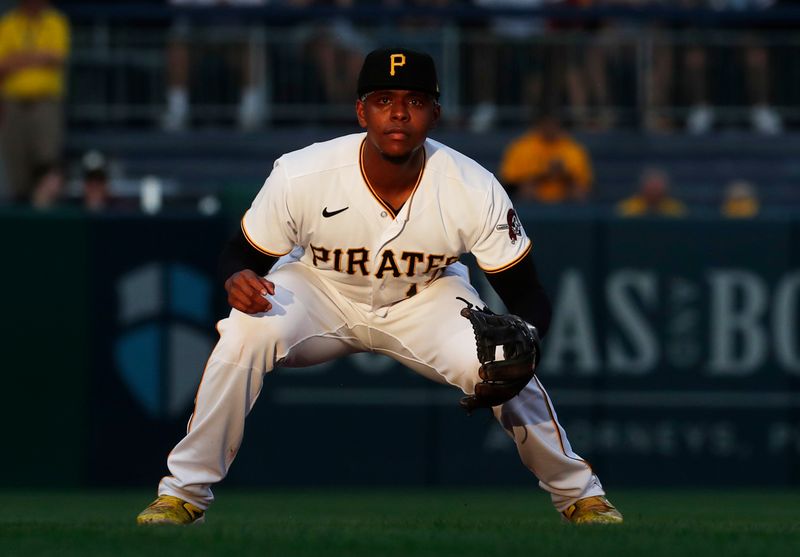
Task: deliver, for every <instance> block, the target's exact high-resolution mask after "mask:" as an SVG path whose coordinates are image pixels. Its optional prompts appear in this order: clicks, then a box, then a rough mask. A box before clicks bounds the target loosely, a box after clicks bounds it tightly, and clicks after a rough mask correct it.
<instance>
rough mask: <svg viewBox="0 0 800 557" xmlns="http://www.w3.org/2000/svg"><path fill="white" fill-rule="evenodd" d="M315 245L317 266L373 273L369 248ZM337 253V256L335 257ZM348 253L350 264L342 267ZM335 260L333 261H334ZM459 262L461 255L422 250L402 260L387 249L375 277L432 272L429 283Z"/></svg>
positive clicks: (312, 250) (402, 256)
mask: <svg viewBox="0 0 800 557" xmlns="http://www.w3.org/2000/svg"><path fill="white" fill-rule="evenodd" d="M309 248H311V257H312V264H313V265H314V267H323V268H324V267H326V264H328V263H330V264H331V268H332V269H333V270H334V271H338V272H340V273H341V272H346V273H347V274H348V275H355V274H356V273H359V274H360V275H362V276H367V275H369V274H370V272H371V271H370V269H369V262H370V256H369V255H370V254H369V250H368V249H367V248H349V249H346V250H345V249H342V248H336V249H334V250H331V249H329V248H325V247H323V246H315V245H313V244H310V245H309ZM331 254H333V258H331ZM345 254H346V263H345V264H344V268H343V266H342V259H343V256H344V255H345ZM331 259H332V260H331ZM456 261H458V256H457V255H451V256H447V255H443V254H439V253H429V254H427V255H426V254H424V253H422V252H419V251H404V252H402V253H401V254H400V258H399V259H398V258H397V256H396V255H395V253H394V250H391V249H386V250H383V251H382V252H381V254H380V263H378V267H377V269H376V270H375V278H379V279H382V278H383V277H384V275H387V274H391V276H392V277H394V278H399V277H400V276H402V275H405V276H406V277H415V276H424V275H431V278H430V279H429V280H428V282H430V281H432V280H433V279H435V278H436V277H438V276H439V275H440V274H441V271H443V270H444V268H445V267H447V266H448V265H452V264H453V263H455V262H456Z"/></svg>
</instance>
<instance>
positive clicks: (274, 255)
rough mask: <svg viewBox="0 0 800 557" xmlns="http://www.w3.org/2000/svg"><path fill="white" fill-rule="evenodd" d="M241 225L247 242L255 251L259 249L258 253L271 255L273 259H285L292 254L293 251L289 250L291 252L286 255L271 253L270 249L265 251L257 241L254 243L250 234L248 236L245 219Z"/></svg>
mask: <svg viewBox="0 0 800 557" xmlns="http://www.w3.org/2000/svg"><path fill="white" fill-rule="evenodd" d="M241 225H242V232H243V233H244V237H245V238H247V241H248V243H249V244H250V245H251V246H253V247H254V248H255V249H257V250H258V251H260V252H261V253H263V254H264V255H271V256H272V257H283V256H284V255H286V254H287V253H290V252H291V251H292V250H289V251H287V252H284V253H277V252H274V251H269V250H268V249H264V248H262V247H261V246H259V245H258V244H257V243H256V242H255V241H254V240H253V239H252V238H251V237H250V234H248V233H247V228H245V226H244V217H242V221H241Z"/></svg>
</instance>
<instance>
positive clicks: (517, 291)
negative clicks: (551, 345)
mask: <svg viewBox="0 0 800 557" xmlns="http://www.w3.org/2000/svg"><path fill="white" fill-rule="evenodd" d="M486 278H487V279H489V284H491V285H492V288H494V290H495V292H497V294H498V296H500V299H501V300H503V303H504V304H505V305H506V307H507V308H508V311H509V312H510V313H512V314H514V315H517V316H519V317H521V318H522V319H524V320H525V321H527V322H528V323H530V324H531V325H533V326H534V327H536V329H537V331H538V332H539V337H540V338H544V336H545V335H546V334H547V329H549V328H550V318H551V315H552V312H553V310H552V307H551V305H550V299H549V298H548V297H547V294H546V293H545V291H544V287H543V286H542V283H541V281H540V280H539V274H538V273H537V272H536V264H535V263H534V262H533V255H531V254H528V256H527V257H525V258H524V259H522V261H520V262H519V263H517V264H516V265H514V266H513V267H511V268H509V269H506V270H504V271H500V272H499V273H486Z"/></svg>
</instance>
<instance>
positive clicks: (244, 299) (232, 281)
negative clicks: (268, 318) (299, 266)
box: [225, 269, 275, 313]
mask: <svg viewBox="0 0 800 557" xmlns="http://www.w3.org/2000/svg"><path fill="white" fill-rule="evenodd" d="M225 290H226V291H227V292H228V303H229V304H230V305H231V307H233V308H236V309H238V310H239V311H241V312H244V313H261V312H264V311H269V310H270V309H272V304H271V303H270V302H269V300H267V298H266V295H267V294H270V295H272V294H275V285H274V284H272V283H271V282H270V281H268V280H267V279H265V278H264V277H261V276H258V275H257V274H255V273H254V272H253V271H251V270H250V269H244V270H243V271H239V272H238V273H234V274H232V275H231V276H230V277H229V278H228V280H226V281H225Z"/></svg>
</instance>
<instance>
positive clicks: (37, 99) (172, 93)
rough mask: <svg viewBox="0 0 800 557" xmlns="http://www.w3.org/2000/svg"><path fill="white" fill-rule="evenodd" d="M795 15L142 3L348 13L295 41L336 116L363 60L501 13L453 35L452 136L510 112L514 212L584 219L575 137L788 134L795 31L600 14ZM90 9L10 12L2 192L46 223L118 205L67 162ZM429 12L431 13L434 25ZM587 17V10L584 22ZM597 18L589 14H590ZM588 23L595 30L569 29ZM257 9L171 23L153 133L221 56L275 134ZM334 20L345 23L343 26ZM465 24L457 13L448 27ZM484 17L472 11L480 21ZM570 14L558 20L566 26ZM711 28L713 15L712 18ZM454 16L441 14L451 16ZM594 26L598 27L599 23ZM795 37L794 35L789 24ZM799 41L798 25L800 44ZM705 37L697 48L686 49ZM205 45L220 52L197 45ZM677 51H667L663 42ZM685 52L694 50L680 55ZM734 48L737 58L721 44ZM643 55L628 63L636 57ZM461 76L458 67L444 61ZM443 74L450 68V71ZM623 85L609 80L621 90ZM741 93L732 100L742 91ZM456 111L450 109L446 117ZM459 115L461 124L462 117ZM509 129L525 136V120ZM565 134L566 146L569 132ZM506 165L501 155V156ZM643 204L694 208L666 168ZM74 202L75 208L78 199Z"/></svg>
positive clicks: (669, 4)
mask: <svg viewBox="0 0 800 557" xmlns="http://www.w3.org/2000/svg"><path fill="white" fill-rule="evenodd" d="M791 3H797V1H796V0H783V1H782V0H673V1H667V0H381V1H380V2H378V1H370V2H367V1H366V0H149V2H148V1H147V0H145V1H143V2H139V4H143V5H144V4H160V5H161V6H162V7H163V6H164V5H168V6H171V7H174V8H196V9H203V8H214V7H226V8H235V7H242V8H253V7H261V6H278V7H285V8H287V9H294V10H298V11H299V10H305V9H313V8H320V7H327V8H336V9H340V10H341V14H343V15H341V16H337V15H334V16H333V17H329V18H325V19H324V20H320V19H312V20H309V21H306V22H303V23H301V24H293V25H294V28H293V32H294V35H293V40H294V41H295V42H296V43H297V44H299V45H302V50H303V53H304V58H303V60H304V61H305V63H307V64H309V65H310V68H311V69H310V72H311V73H312V74H313V75H314V76H315V80H316V83H317V84H318V87H319V93H318V94H319V98H320V99H321V100H322V101H323V102H324V103H328V104H330V105H337V104H341V105H347V104H349V103H352V101H353V88H354V83H355V81H356V76H357V74H358V70H359V68H360V65H361V61H362V60H363V56H364V54H365V53H366V52H368V51H369V50H371V49H372V48H374V47H376V46H378V43H386V42H387V41H388V42H391V41H392V40H394V37H395V36H397V32H398V31H402V32H403V33H404V35H403V36H404V37H407V36H414V33H416V32H421V31H425V30H427V31H431V30H439V29H442V28H443V27H442V26H443V22H446V21H447V16H446V14H447V10H448V9H450V10H455V9H457V8H459V7H461V8H486V9H499V10H504V9H505V10H506V11H505V12H493V13H491V14H490V15H491V17H486V18H476V17H472V18H461V19H458V18H456V20H457V26H458V29H459V32H460V33H463V34H464V35H465V36H469V37H471V39H470V40H469V41H465V42H464V43H463V44H464V45H465V46H464V49H463V52H461V53H460V55H459V56H460V57H459V60H458V66H459V68H460V77H459V79H460V80H461V81H462V82H463V83H462V87H460V91H461V92H460V97H461V98H457V99H452V98H450V99H448V98H447V95H446V94H445V99H444V100H445V103H446V102H447V101H448V100H450V101H453V102H455V103H457V104H458V105H459V106H460V107H461V108H462V109H464V110H462V113H461V114H460V115H458V114H456V116H458V119H456V120H452V121H451V124H452V125H454V126H456V127H460V128H463V129H464V130H468V131H470V132H471V133H485V132H488V131H490V130H492V129H493V128H496V127H497V126H500V125H508V122H507V120H504V112H503V111H504V109H505V108H507V107H509V106H512V107H516V108H517V109H518V108H519V107H524V109H525V114H527V115H528V116H527V120H528V122H527V123H529V124H530V128H529V130H528V132H526V133H525V134H524V135H523V136H521V137H520V138H518V139H515V140H514V141H513V142H512V143H511V144H510V145H508V146H506V147H505V149H503V150H498V160H499V166H498V175H499V177H500V179H501V180H502V181H503V183H504V185H505V186H506V187H507V188H508V189H509V192H511V193H512V195H513V196H514V197H516V198H517V199H519V200H524V201H529V202H532V203H538V204H543V205H555V204H582V203H586V202H587V200H590V199H591V193H592V187H593V181H594V177H593V171H592V164H591V161H590V156H589V154H588V153H587V152H586V150H585V149H584V148H583V147H582V146H581V145H580V143H579V142H578V141H576V140H575V139H574V138H573V136H572V135H571V131H574V130H580V131H583V132H586V131H606V130H611V129H614V128H617V127H624V126H627V127H635V128H637V129H640V130H644V131H646V132H648V133H667V132H678V131H682V130H683V131H685V132H686V133H690V134H705V133H708V132H710V131H711V130H713V129H714V128H715V126H718V125H719V122H720V114H722V115H725V114H727V113H728V112H729V111H727V112H726V109H725V107H726V106H728V105H729V104H730V103H731V102H737V103H739V105H744V106H747V107H748V109H747V115H748V118H747V120H748V121H747V122H746V125H747V126H748V127H750V128H751V129H752V130H753V131H754V132H756V133H759V134H766V135H776V134H779V133H781V132H782V131H783V130H784V128H785V127H787V123H786V122H785V121H784V118H783V117H782V114H781V112H780V111H779V110H777V109H776V108H775V106H776V103H775V98H774V91H773V89H774V87H773V84H774V82H775V79H774V75H773V74H774V70H773V68H774V66H775V61H774V60H773V59H772V58H773V56H771V53H772V51H771V49H770V48H768V46H769V40H768V37H769V33H770V32H773V31H776V30H778V31H785V30H786V27H785V26H783V25H782V24H781V23H780V22H778V23H776V22H775V21H774V20H772V19H769V20H765V21H763V22H759V21H760V20H756V21H754V22H748V21H743V20H742V19H735V18H734V19H731V20H721V21H723V23H724V25H717V26H713V27H707V26H706V23H707V22H705V20H702V19H698V20H696V21H695V20H694V19H692V18H691V17H684V18H667V19H665V20H664V21H660V20H658V19H657V18H651V19H637V20H630V19H626V18H614V17H612V16H611V15H609V13H610V12H602V11H601V12H597V11H596V10H597V9H602V8H614V7H627V8H630V7H637V8H647V7H650V8H652V7H661V8H669V9H677V8H681V9H686V10H692V9H698V10H699V9H705V10H708V9H712V10H715V11H716V12H718V13H726V14H730V13H736V12H743V13H756V12H757V11H760V10H769V9H772V8H773V7H775V6H777V5H779V4H791ZM80 4H85V2H68V1H65V2H49V1H47V0H19V1H17V2H0V8H2V9H3V10H4V15H3V17H2V20H0V91H1V92H2V96H3V110H2V121H1V123H0V141H1V142H2V156H3V163H4V170H5V175H6V176H7V184H8V186H7V188H6V189H7V190H8V191H9V192H10V197H11V198H12V200H13V201H15V202H17V203H20V204H31V205H33V206H35V207H40V208H46V207H50V206H53V205H55V204H58V203H61V202H63V198H64V191H65V184H66V182H67V181H68V180H72V182H73V183H75V184H78V189H79V191H80V192H81V195H80V196H79V198H80V201H79V202H78V203H79V204H83V205H84V206H85V207H86V208H87V209H89V210H100V209H103V208H107V207H110V206H114V203H113V200H112V196H111V195H110V191H111V190H112V189H113V188H110V186H109V179H110V178H109V170H108V169H109V163H108V160H107V155H105V154H103V153H102V152H99V151H92V152H89V153H86V154H85V155H84V156H83V157H82V159H81V160H80V161H66V162H65V161H64V160H63V152H64V147H63V146H64V135H65V133H64V129H65V126H64V122H65V114H64V112H65V103H64V97H65V91H66V89H67V81H68V79H67V78H68V75H67V74H68V72H69V63H68V61H69V56H70V48H71V37H70V23H69V21H68V18H67V16H66V15H65V13H68V11H69V8H70V6H71V5H80ZM360 7H363V8H371V9H373V10H374V9H376V8H387V9H392V8H403V7H412V8H418V9H417V10H415V11H409V12H405V13H403V15H402V17H400V18H399V19H398V20H395V19H394V18H390V19H389V20H387V21H386V22H384V23H380V24H379V25H378V27H380V29H378V31H379V32H375V29H374V27H375V24H374V22H373V24H372V25H373V29H372V31H373V32H371V33H366V32H364V29H363V28H362V27H361V26H360V21H359V20H358V18H349V17H345V15H346V14H350V13H354V12H353V10H357V9H358V8H360ZM538 8H563V9H564V10H569V11H565V12H563V13H564V14H573V16H571V17H570V16H568V15H553V13H552V12H550V14H549V16H548V17H535V18H534V17H523V16H522V15H520V14H519V13H516V12H515V11H514V10H524V9H538ZM426 10H428V11H426ZM587 10H590V11H588V12H587ZM591 10H595V11H591ZM581 12H584V13H588V14H590V15H592V17H575V16H574V14H578V15H580V14H581ZM251 13H252V12H249V11H247V10H241V11H239V12H237V10H232V9H228V10H225V12H224V14H223V15H222V16H220V17H219V18H215V20H214V22H213V24H208V23H204V24H202V25H198V23H197V22H196V21H195V20H194V19H193V18H192V17H190V15H191V10H189V11H187V10H180V9H178V10H176V11H175V14H176V15H175V18H174V20H173V21H172V22H171V23H169V24H168V29H166V30H165V35H166V41H165V43H164V44H165V46H164V55H163V60H164V75H165V79H164V83H165V90H164V97H163V99H164V100H163V111H161V115H160V118H159V119H158V122H157V124H156V125H158V126H160V127H161V128H162V129H163V130H165V131H166V132H180V131H185V130H188V129H191V127H192V126H193V113H192V107H193V98H194V97H195V96H196V95H198V94H201V93H202V89H203V87H205V86H207V84H206V83H204V82H203V81H202V80H198V79H196V78H195V76H194V75H193V74H194V73H195V71H196V70H197V66H198V63H199V61H200V60H205V59H207V58H208V57H216V58H217V59H218V60H219V61H220V62H221V63H222V64H224V65H225V66H227V68H228V70H229V75H232V76H235V80H236V82H237V85H238V91H239V95H238V101H237V102H238V105H237V109H236V111H235V122H231V124H232V125H236V126H237V127H238V128H239V129H241V130H243V131H251V130H256V129H261V128H265V127H267V126H269V125H271V124H272V123H273V122H272V107H273V101H274V97H275V96H276V95H279V94H291V91H290V92H288V93H287V92H285V91H276V90H275V87H274V86H273V85H271V84H272V83H274V80H273V79H271V77H270V73H271V72H273V71H275V61H274V60H273V57H272V56H271V53H270V51H269V48H268V47H267V46H266V45H267V44H268V43H267V42H265V40H264V39H265V37H264V34H265V33H266V32H267V29H269V26H268V25H265V22H264V21H262V20H261V19H259V18H252V17H250V14H251ZM331 13H333V14H336V13H337V12H336V11H332V12H331ZM452 13H455V12H452ZM472 13H473V14H474V12H472ZM557 13H558V14H561V13H562V12H557ZM706 13H708V12H706ZM443 14H444V15H443ZM598 14H600V15H598ZM792 26H796V25H794V24H792ZM792 26H789V28H790V29H791V28H792ZM632 31H635V32H636V33H638V36H640V37H641V36H642V35H645V36H646V37H647V38H648V40H649V44H650V46H651V48H650V49H649V50H648V51H647V52H646V56H647V58H648V59H647V61H646V62H647V63H643V61H642V60H640V59H639V58H641V57H642V53H641V52H638V51H631V50H626V49H623V48H621V46H620V45H622V44H624V40H623V37H625V36H626V34H630V33H631V32H632ZM730 31H734V32H737V33H738V35H737V36H738V37H739V41H738V42H737V43H736V44H737V46H736V48H730V47H729V46H728V47H727V48H725V49H719V48H714V44H715V43H714V40H713V38H714V37H715V36H717V35H719V34H722V33H724V32H730ZM699 34H702V35H703V36H704V37H705V39H707V40H705V41H703V42H696V41H692V40H690V38H691V37H696V36H698V35H699ZM199 36H205V37H209V36H211V37H214V40H210V41H209V40H206V41H198V40H197V38H198V37H199ZM667 36H669V37H670V40H667V39H666V37H667ZM675 37H685V38H686V37H688V38H689V39H686V40H677V41H676V40H675ZM725 44H726V45H728V44H729V43H725ZM632 52H633V53H634V54H635V56H632V55H631V53H632ZM450 62H451V63H452V61H450ZM723 62H724V64H726V67H730V68H734V70H733V71H731V72H728V73H729V74H730V75H731V76H733V77H732V78H731V79H732V80H733V82H734V83H735V84H736V86H735V87H731V86H730V83H731V82H732V81H731V79H728V80H726V82H725V83H726V85H725V87H724V89H725V90H721V89H723V88H721V87H720V86H719V84H718V83H716V82H715V76H716V73H715V72H714V71H711V68H712V67H715V68H716V67H718V66H719V65H720V64H721V63H723ZM440 63H441V61H440ZM637 65H640V66H642V67H644V68H645V70H644V71H645V74H646V75H644V78H643V79H641V80H640V83H639V84H638V85H631V87H629V88H628V89H635V90H626V88H625V87H621V86H620V83H626V81H625V75H626V72H627V73H630V71H631V68H632V67H638V66H637ZM620 76H622V78H620ZM612 77H613V79H612ZM731 89H735V90H736V91H735V92H732V91H731ZM626 95H627V96H628V97H630V96H636V98H637V99H638V100H637V102H638V103H640V104H641V105H642V106H643V107H644V109H643V110H641V111H639V112H638V115H639V116H638V119H639V120H638V121H636V122H633V123H631V122H627V123H621V122H620V120H621V115H620V113H619V110H618V107H619V106H620V105H621V104H623V103H622V101H621V97H624V96H626ZM446 108H447V107H446ZM456 112H457V111H456ZM513 114H514V116H512V118H513V122H512V125H515V126H520V125H523V124H526V122H524V121H520V119H519V117H518V116H517V115H518V114H519V110H516V111H515V112H514V113H513ZM567 130H570V131H567ZM501 151H502V152H501ZM632 189H634V190H635V193H633V195H632V196H631V197H630V198H628V199H624V200H621V201H620V203H619V205H618V207H617V212H618V214H620V215H622V216H641V215H658V216H669V217H678V216H681V215H684V214H686V213H687V209H686V207H685V206H684V205H683V204H682V203H681V202H680V201H679V200H677V199H674V198H672V197H670V192H669V176H668V173H667V171H666V170H665V169H661V168H645V169H643V172H642V177H641V181H640V184H638V185H636V187H635V188H632ZM73 201H74V200H73ZM721 207H722V209H721V210H722V211H723V214H725V215H727V216H732V217H743V216H752V215H754V214H756V213H757V212H758V208H759V204H758V201H757V196H756V188H755V186H754V185H752V184H749V183H743V182H740V183H734V184H731V185H730V186H729V187H727V188H726V190H725V198H724V200H723V201H722V202H721Z"/></svg>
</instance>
